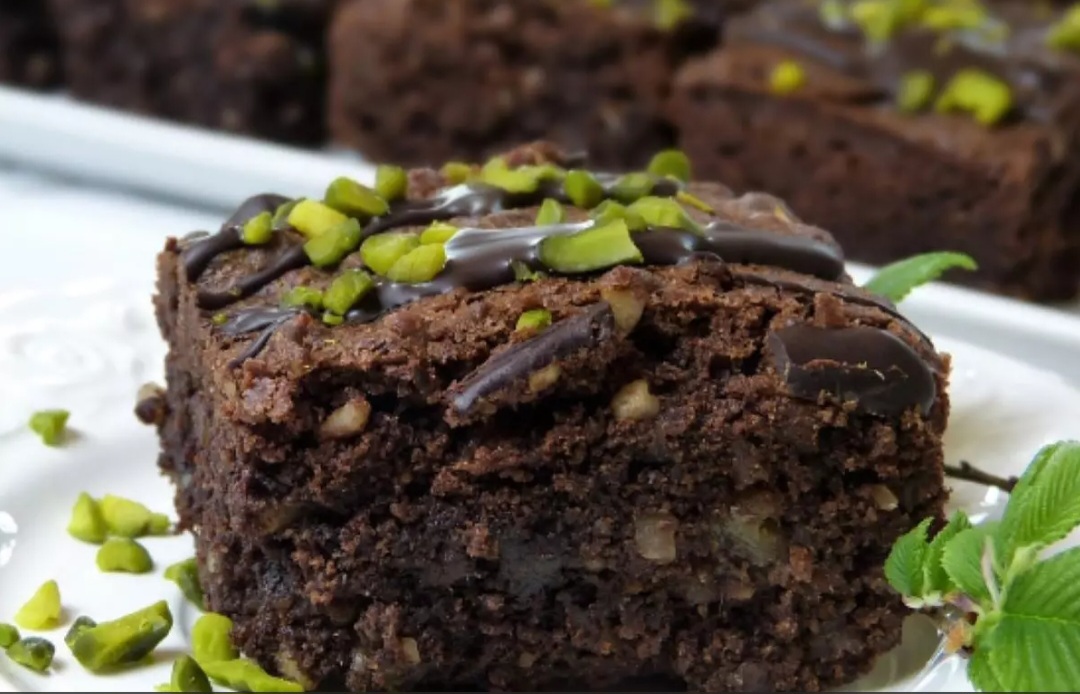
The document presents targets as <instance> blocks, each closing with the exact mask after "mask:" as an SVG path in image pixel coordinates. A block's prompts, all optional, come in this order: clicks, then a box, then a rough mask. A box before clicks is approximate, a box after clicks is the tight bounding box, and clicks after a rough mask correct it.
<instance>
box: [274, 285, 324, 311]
mask: <svg viewBox="0 0 1080 694" xmlns="http://www.w3.org/2000/svg"><path fill="white" fill-rule="evenodd" d="M281 307H282V308H310V309H311V310H312V311H319V310H321V309H322V307H323V293H322V292H321V291H319V290H318V289H313V288H311V287H305V286H302V285H301V286H298V287H293V288H292V289H289V290H288V291H287V292H285V293H284V294H282V295H281Z"/></svg>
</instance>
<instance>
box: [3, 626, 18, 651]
mask: <svg viewBox="0 0 1080 694" xmlns="http://www.w3.org/2000/svg"><path fill="white" fill-rule="evenodd" d="M18 640H19V630H18V629H17V628H16V627H15V625H14V624H5V623H4V622H0V648H7V647H8V646H10V645H11V644H13V643H15V642H16V641H18Z"/></svg>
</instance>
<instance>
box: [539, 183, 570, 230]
mask: <svg viewBox="0 0 1080 694" xmlns="http://www.w3.org/2000/svg"><path fill="white" fill-rule="evenodd" d="M566 180H567V181H569V180H570V177H569V176H567V179H566ZM565 221H566V210H564V209H563V206H562V205H561V204H560V203H559V201H558V200H556V199H555V198H545V199H544V202H543V203H541V204H540V209H539V210H537V211H536V226H538V227H546V226H551V225H552V224H562V223H563V222H565Z"/></svg>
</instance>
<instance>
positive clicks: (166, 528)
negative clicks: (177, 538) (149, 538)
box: [146, 513, 173, 537]
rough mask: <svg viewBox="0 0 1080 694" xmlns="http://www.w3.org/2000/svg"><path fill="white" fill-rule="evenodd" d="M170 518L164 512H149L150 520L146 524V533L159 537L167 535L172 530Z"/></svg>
mask: <svg viewBox="0 0 1080 694" xmlns="http://www.w3.org/2000/svg"><path fill="white" fill-rule="evenodd" d="M172 526H173V523H172V519H170V518H169V517H168V516H166V515H165V514H164V513H151V514H150V522H149V523H147V524H146V534H147V535H153V536H155V537H159V536H161V535H168V534H169V533H170V532H171V531H172Z"/></svg>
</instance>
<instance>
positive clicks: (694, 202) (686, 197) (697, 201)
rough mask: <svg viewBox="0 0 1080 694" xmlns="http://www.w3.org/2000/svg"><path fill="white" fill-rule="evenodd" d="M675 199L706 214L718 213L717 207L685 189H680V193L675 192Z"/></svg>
mask: <svg viewBox="0 0 1080 694" xmlns="http://www.w3.org/2000/svg"><path fill="white" fill-rule="evenodd" d="M675 199H676V200H678V201H679V202H681V203H682V204H684V205H689V206H690V207H693V208H695V209H697V210H700V211H702V212H704V213H706V214H716V209H715V208H714V207H713V206H712V205H710V204H709V203H707V202H705V201H704V200H702V199H701V198H699V197H698V196H696V195H694V194H692V193H688V192H686V191H685V190H680V191H679V192H678V193H675Z"/></svg>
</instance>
